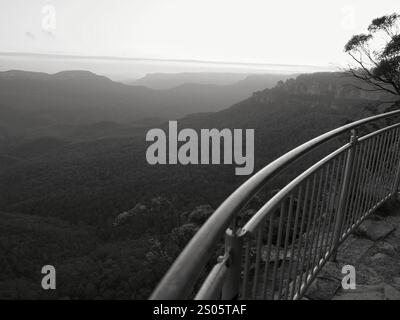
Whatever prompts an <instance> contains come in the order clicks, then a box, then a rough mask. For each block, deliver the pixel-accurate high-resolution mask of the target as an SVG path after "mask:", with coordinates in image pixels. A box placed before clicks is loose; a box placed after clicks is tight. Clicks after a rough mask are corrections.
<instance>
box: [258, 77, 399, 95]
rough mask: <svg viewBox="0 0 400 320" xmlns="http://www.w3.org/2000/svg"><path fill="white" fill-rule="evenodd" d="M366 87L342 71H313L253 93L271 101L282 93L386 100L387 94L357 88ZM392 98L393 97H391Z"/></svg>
mask: <svg viewBox="0 0 400 320" xmlns="http://www.w3.org/2000/svg"><path fill="white" fill-rule="evenodd" d="M357 87H361V88H366V86H365V85H364V84H363V83H360V82H358V81H356V80H355V79H352V78H350V77H348V76H345V74H343V73H313V74H303V75H299V76H298V77H297V78H296V79H289V80H286V81H285V82H283V81H279V82H278V84H277V86H276V87H275V88H273V89H266V90H263V91H258V92H255V93H254V94H253V98H254V99H255V100H256V101H257V102H272V101H274V100H275V98H276V97H278V96H282V95H296V96H298V95H303V96H304V95H308V96H324V97H327V98H331V99H362V100H372V101H379V100H388V99H390V95H389V94H385V93H382V92H369V91H365V90H361V89H358V88H357ZM392 99H393V97H392Z"/></svg>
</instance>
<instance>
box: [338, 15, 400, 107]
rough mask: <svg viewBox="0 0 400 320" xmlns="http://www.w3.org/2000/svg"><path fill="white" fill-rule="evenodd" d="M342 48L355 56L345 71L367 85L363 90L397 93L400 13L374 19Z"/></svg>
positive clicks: (399, 71) (398, 88)
mask: <svg viewBox="0 0 400 320" xmlns="http://www.w3.org/2000/svg"><path fill="white" fill-rule="evenodd" d="M345 52H347V53H348V54H349V55H350V57H351V58H352V59H353V60H354V62H355V66H350V67H349V69H348V73H349V74H350V75H351V76H353V77H355V78H356V79H358V80H360V81H361V82H363V83H364V84H366V86H362V87H358V88H359V89H362V90H366V91H376V92H385V93H390V94H392V95H395V96H397V99H396V100H398V99H399V98H398V96H400V15H399V14H397V13H393V14H391V15H386V16H383V17H380V18H376V19H374V20H373V21H372V22H371V24H370V25H369V27H368V33H366V34H358V35H355V36H353V37H352V38H351V39H350V40H349V42H347V44H346V46H345Z"/></svg>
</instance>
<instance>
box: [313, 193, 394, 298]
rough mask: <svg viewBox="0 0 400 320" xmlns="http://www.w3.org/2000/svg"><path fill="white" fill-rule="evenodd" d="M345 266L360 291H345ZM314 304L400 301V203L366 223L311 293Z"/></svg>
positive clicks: (320, 278) (383, 210)
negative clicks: (344, 301) (353, 275)
mask: <svg viewBox="0 0 400 320" xmlns="http://www.w3.org/2000/svg"><path fill="white" fill-rule="evenodd" d="M344 265H352V266H354V267H355V270H356V288H355V289H343V287H342V279H343V277H344V276H345V275H346V274H343V273H342V267H343V266H344ZM306 298H307V299H312V300H331V299H333V300H400V201H398V200H397V201H391V202H390V203H388V204H386V205H385V206H383V207H381V208H380V209H379V210H378V211H377V212H376V213H375V214H374V215H372V216H371V217H369V218H368V219H367V220H366V221H364V222H363V223H362V224H361V225H360V226H359V228H358V229H357V230H356V231H355V232H354V234H353V235H352V236H350V237H349V238H348V239H347V240H346V241H345V242H344V243H343V244H342V246H341V248H340V250H339V253H338V256H337V261H336V262H328V263H327V264H326V265H325V266H324V268H323V269H322V271H321V272H320V274H319V275H318V277H317V278H316V279H315V281H314V282H313V284H312V285H311V286H310V288H309V289H308V290H307V293H306Z"/></svg>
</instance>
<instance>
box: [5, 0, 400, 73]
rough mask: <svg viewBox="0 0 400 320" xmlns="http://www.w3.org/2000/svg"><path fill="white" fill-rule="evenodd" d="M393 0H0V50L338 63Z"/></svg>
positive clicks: (395, 5) (395, 4)
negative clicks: (349, 42)
mask: <svg viewBox="0 0 400 320" xmlns="http://www.w3.org/2000/svg"><path fill="white" fill-rule="evenodd" d="M395 11H397V12H400V1H399V0H380V1H370V0H332V1H326V0H302V1H298V0H297V1H295V0H279V1H278V0H273V1H272V0H53V1H45V0H0V52H31V53H60V54H71V55H95V56H97V55H101V56H120V57H121V56H122V57H144V58H156V59H194V60H205V61H210V60H211V61H225V62H244V63H249V62H252V63H254V62H256V63H273V64H307V65H321V66H326V65H340V64H343V63H345V54H344V53H343V46H344V44H345V43H346V41H347V40H348V39H349V37H350V36H351V35H353V34H356V33H360V32H363V31H365V29H366V27H367V26H368V24H369V22H370V21H371V19H372V18H374V17H377V16H380V15H383V14H388V13H392V12H395Z"/></svg>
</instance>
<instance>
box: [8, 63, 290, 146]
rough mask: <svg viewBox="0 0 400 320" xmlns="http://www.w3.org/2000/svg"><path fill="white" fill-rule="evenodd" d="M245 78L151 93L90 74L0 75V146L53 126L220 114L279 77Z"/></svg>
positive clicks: (269, 85) (74, 72) (146, 89)
mask: <svg viewBox="0 0 400 320" xmlns="http://www.w3.org/2000/svg"><path fill="white" fill-rule="evenodd" d="M174 76H175V75H174ZM221 77H222V76H221ZM221 79H222V78H221ZM246 79H247V78H246ZM248 79H249V80H248V81H246V80H242V81H239V82H237V83H234V84H232V85H224V86H219V85H213V84H190V83H185V84H183V85H181V86H178V87H175V88H172V89H168V90H155V89H150V88H146V87H144V86H130V85H125V84H122V83H119V82H115V81H112V80H110V79H108V78H107V77H104V76H98V75H96V74H94V73H92V72H89V71H79V70H78V71H62V72H58V73H55V74H46V73H36V72H25V71H19V70H10V71H5V72H0V142H2V141H4V140H5V139H8V138H9V137H10V136H19V135H29V134H31V133H32V132H33V130H34V131H35V132H38V130H39V131H43V130H44V128H51V127H62V126H64V127H65V126H75V125H79V126H81V125H91V124H93V123H96V122H104V121H112V122H117V123H124V124H127V123H128V124H129V123H132V122H135V123H138V121H139V122H140V121H143V120H144V119H149V118H159V119H165V120H167V119H177V118H181V117H183V116H186V115H188V114H191V113H199V112H211V111H218V110H221V109H224V108H227V107H229V106H230V105H232V104H233V103H235V102H238V101H241V100H243V99H245V98H246V97H248V96H250V95H251V93H252V92H254V91H256V90H260V89H261V88H268V87H272V86H274V85H275V84H276V82H277V81H278V80H279V79H282V78H280V77H279V76H273V77H272V78H271V77H270V76H268V75H265V76H254V77H253V76H251V77H248ZM46 130H47V129H46ZM47 131H48V130H47Z"/></svg>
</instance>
